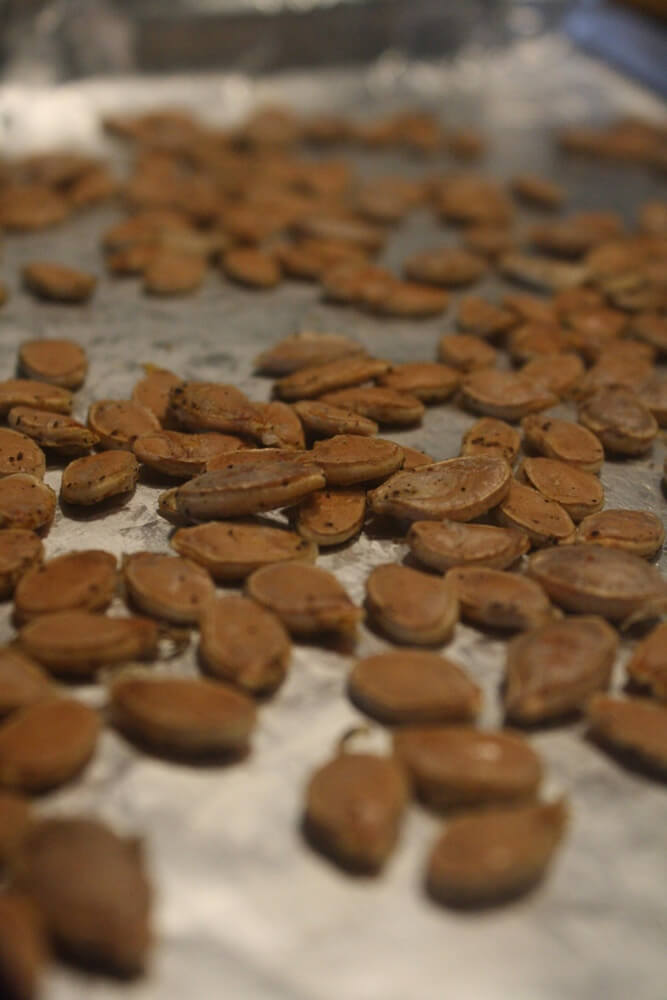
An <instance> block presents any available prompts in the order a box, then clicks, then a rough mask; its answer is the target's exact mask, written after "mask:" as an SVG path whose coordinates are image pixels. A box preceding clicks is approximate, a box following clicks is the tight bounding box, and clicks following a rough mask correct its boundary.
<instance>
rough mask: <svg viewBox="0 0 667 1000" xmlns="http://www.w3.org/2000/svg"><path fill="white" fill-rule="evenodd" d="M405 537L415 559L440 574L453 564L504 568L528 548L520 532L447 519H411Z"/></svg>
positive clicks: (523, 535)
mask: <svg viewBox="0 0 667 1000" xmlns="http://www.w3.org/2000/svg"><path fill="white" fill-rule="evenodd" d="M406 540H407V543H408V545H409V546H410V551H411V552H412V554H413V556H415V558H416V559H418V560H419V561H420V562H422V563H424V565H425V566H429V567H431V569H437V570H438V571H439V572H441V573H446V572H447V570H448V569H451V568H452V567H453V566H486V567H488V568H489V569H507V567H508V566H511V565H512V564H513V563H515V562H516V561H517V559H519V558H520V557H521V556H522V555H524V554H525V553H526V552H527V551H528V549H529V548H530V542H529V540H528V536H527V535H526V534H525V533H524V532H523V531H515V530H513V529H512V528H497V527H495V526H494V525H491V524H461V523H460V522H458V521H447V520H445V521H414V522H413V523H412V524H411V525H410V530H409V531H408V534H407V539H406Z"/></svg>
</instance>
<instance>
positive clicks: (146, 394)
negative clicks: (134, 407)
mask: <svg viewBox="0 0 667 1000" xmlns="http://www.w3.org/2000/svg"><path fill="white" fill-rule="evenodd" d="M143 368H144V371H145V372H146V374H145V375H144V377H143V378H141V379H139V381H138V382H137V384H136V385H135V387H134V389H133V390H132V402H133V403H137V404H138V405H139V406H143V407H144V409H145V410H150V412H151V413H152V414H153V416H154V417H155V418H156V419H157V420H158V421H159V423H161V424H163V423H164V422H165V420H166V419H167V410H168V408H169V393H170V392H171V390H172V389H173V388H174V386H177V385H181V384H182V382H183V379H181V378H179V377H178V375H174V373H173V372H170V371H167V369H166V368H156V367H155V365H151V364H147V365H144V366H143Z"/></svg>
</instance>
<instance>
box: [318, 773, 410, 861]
mask: <svg viewBox="0 0 667 1000" xmlns="http://www.w3.org/2000/svg"><path fill="white" fill-rule="evenodd" d="M408 795H409V786H408V782H407V779H406V776H405V773H404V771H403V769H402V767H400V766H399V764H398V763H397V762H396V761H395V760H393V759H392V758H391V757H378V756H375V755H374V754H365V753H342V754H339V755H338V756H337V757H335V758H334V759H333V760H331V761H329V762H328V763H327V764H324V765H323V766H322V767H320V768H318V769H317V770H316V771H315V773H314V774H313V775H312V777H311V779H310V781H309V783H308V787H307V789H306V804H305V822H304V826H305V829H306V831H307V833H308V836H309V838H310V839H311V840H312V841H313V843H314V844H315V846H317V847H318V848H319V849H320V850H322V851H324V853H325V854H327V855H328V856H329V857H331V858H333V860H334V861H336V862H337V863H338V864H340V865H343V866H344V867H345V868H351V869H354V870H360V871H365V872H377V871H379V870H380V868H382V866H383V865H384V863H385V862H386V860H387V858H388V856H389V854H390V853H391V851H392V850H393V848H394V845H395V843H396V841H397V839H398V833H399V828H400V823H401V820H402V818H403V813H404V811H405V807H406V805H407V802H408Z"/></svg>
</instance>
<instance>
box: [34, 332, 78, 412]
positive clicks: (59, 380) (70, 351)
mask: <svg viewBox="0 0 667 1000" xmlns="http://www.w3.org/2000/svg"><path fill="white" fill-rule="evenodd" d="M19 367H20V368H21V371H22V372H24V373H25V375H26V376H27V377H28V378H29V379H37V381H39V382H48V383H49V384H51V385H58V386H62V387H63V388H65V389H78V388H79V386H80V385H83V381H84V379H85V377H86V372H87V371H88V359H87V358H86V352H85V351H84V349H83V347H81V345H80V344H77V343H76V342H75V341H73V340H26V341H25V342H24V343H23V344H21V346H20V348H19ZM26 405H30V404H26ZM37 405H39V404H37ZM42 405H43V404H42ZM43 408H44V409H50V408H51V407H47V406H43Z"/></svg>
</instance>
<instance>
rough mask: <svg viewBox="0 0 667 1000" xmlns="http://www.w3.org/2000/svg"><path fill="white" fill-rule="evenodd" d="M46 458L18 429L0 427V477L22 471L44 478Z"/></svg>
mask: <svg viewBox="0 0 667 1000" xmlns="http://www.w3.org/2000/svg"><path fill="white" fill-rule="evenodd" d="M45 470H46V458H45V456H44V452H43V451H42V449H41V448H39V447H38V446H37V445H36V444H35V442H34V441H33V440H32V439H31V438H29V437H26V435H25V434H22V433H20V432H19V431H12V430H8V429H7V428H6V427H0V477H2V476H11V475H13V474H14V473H17V472H24V473H27V474H28V475H30V476H35V478H37V479H43V478H44V472H45Z"/></svg>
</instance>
